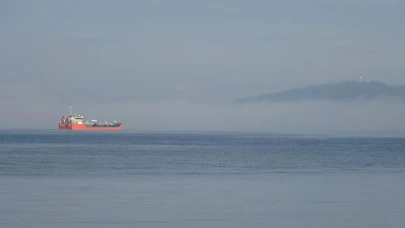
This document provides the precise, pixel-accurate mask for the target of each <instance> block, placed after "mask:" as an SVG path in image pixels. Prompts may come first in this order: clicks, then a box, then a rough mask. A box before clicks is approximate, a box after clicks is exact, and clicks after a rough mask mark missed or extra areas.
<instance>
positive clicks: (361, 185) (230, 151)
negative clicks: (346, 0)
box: [0, 131, 405, 228]
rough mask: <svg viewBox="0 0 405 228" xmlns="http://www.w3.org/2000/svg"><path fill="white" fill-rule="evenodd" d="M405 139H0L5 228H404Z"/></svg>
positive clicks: (0, 216)
mask: <svg viewBox="0 0 405 228" xmlns="http://www.w3.org/2000/svg"><path fill="white" fill-rule="evenodd" d="M404 196H405V138H361V137H355V138H351V137H347V138H344V137H335V138H334V137H329V138H327V137H303V136H281V135H265V134H208V133H207V134H202V133H200V134H198V133H182V134H180V133H135V132H110V133H107V132H96V133H90V132H58V131H0V227H7V228H11V227H402V228H403V227H405V197H404Z"/></svg>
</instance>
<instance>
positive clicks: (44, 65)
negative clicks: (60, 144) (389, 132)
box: [0, 0, 405, 128]
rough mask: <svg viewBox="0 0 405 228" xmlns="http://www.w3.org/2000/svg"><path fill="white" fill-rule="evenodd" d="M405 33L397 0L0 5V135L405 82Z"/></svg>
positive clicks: (16, 0)
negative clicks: (72, 113) (360, 82)
mask: <svg viewBox="0 0 405 228" xmlns="http://www.w3.org/2000/svg"><path fill="white" fill-rule="evenodd" d="M404 27H405V2H404V1H400V0H381V1H378V0H374V1H373V0H341V1H332V0H331V1H328V0H308V1H301V0H299V1H298V0H296V1H281V0H280V1H270V0H268V1H264V0H263V1H240V0H232V1H220V0H215V1H210V0H205V1H191V0H187V1H186V0H184V1H176V0H173V1H158V0H145V1H141V0H139V1H135V0H128V1H124V0H121V1H119V0H117V1H110V0H108V1H107V0H94V1H89V0H87V1H86V0H76V1H72V0H69V1H57V0H48V1H41V0H37V1H28V0H26V1H23V0H0V28H1V30H0V104H1V105H2V109H1V110H0V114H1V115H2V116H3V115H11V117H10V119H6V120H5V119H3V120H0V127H2V126H3V127H6V126H9V123H17V122H19V123H25V122H24V120H22V119H30V118H31V120H30V121H29V122H30V123H31V124H32V123H33V122H34V121H32V115H38V116H37V117H36V118H37V119H38V121H40V122H41V123H48V124H50V125H48V126H51V127H52V126H53V125H52V124H54V122H57V121H58V119H59V117H60V115H62V114H65V113H66V112H67V111H68V105H69V104H72V105H74V106H75V107H77V108H78V109H80V110H81V111H83V112H84V111H86V112H87V113H83V114H85V117H86V114H87V116H88V115H90V114H91V115H102V112H107V110H106V109H109V107H110V105H115V106H117V105H125V106H126V107H127V108H126V109H128V108H129V107H132V110H133V114H135V113H139V112H137V111H139V109H141V108H142V112H141V113H144V115H145V116H144V117H145V118H146V117H148V116H150V115H151V114H152V113H153V112H154V111H156V110H154V109H153V108H151V109H150V110H148V109H146V110H145V108H147V107H149V108H150V105H153V104H155V106H154V107H155V108H161V107H166V106H167V108H168V109H170V105H168V104H169V103H170V102H178V101H179V100H180V101H181V102H185V103H188V104H190V103H191V104H193V105H194V104H204V105H206V104H213V103H221V102H226V101H229V100H234V99H239V98H242V97H245V96H252V95H259V94H262V93H267V92H275V91H280V90H284V89H290V88H294V87H297V86H302V85H308V84H313V83H325V82H332V81H341V80H351V79H353V78H358V77H360V76H362V77H363V78H364V79H365V80H378V81H383V82H386V83H389V84H405V60H404V59H405V54H404V53H405V43H404V40H405V30H404ZM139 104H142V106H137V105H139ZM162 104H166V106H164V105H163V106H162ZM176 104H178V103H176ZM199 107H200V108H201V106H199ZM190 108H191V109H193V110H195V108H192V107H188V106H187V107H186V106H180V107H176V110H180V111H179V113H184V109H190ZM95 110H97V111H95ZM161 111H162V110H161ZM61 112H63V113H61ZM115 112H117V113H116V114H114V115H118V116H122V117H123V118H125V117H127V119H126V121H127V122H128V123H132V124H133V127H136V125H137V124H138V123H137V121H136V120H135V117H134V119H132V118H131V119H132V120H128V119H129V116H130V115H129V114H127V115H124V114H123V113H122V112H121V111H119V110H116V111H115ZM163 112H164V111H163ZM175 115H177V114H173V116H175ZM41 116H42V117H41ZM88 118H92V117H90V116H88ZM137 118H139V116H137ZM202 118H204V116H201V118H199V119H202ZM131 121H132V122H131ZM190 121H192V120H190ZM194 121H195V120H194ZM51 122H52V123H51ZM151 122H153V120H151ZM167 122H170V120H167ZM203 125H204V124H203ZM231 125H234V123H232V124H231ZM12 126H14V125H12ZM32 126H34V125H32ZM35 126H37V125H35ZM144 128H148V125H146V126H144ZM156 128H159V127H158V126H156Z"/></svg>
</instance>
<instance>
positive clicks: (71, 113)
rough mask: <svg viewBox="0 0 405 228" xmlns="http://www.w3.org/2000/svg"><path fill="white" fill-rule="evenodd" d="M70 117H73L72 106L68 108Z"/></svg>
mask: <svg viewBox="0 0 405 228" xmlns="http://www.w3.org/2000/svg"><path fill="white" fill-rule="evenodd" d="M70 115H71V116H73V112H72V105H71V106H70Z"/></svg>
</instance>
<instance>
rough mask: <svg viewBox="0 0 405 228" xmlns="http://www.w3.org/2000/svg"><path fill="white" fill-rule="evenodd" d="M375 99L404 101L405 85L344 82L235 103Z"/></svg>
mask: <svg viewBox="0 0 405 228" xmlns="http://www.w3.org/2000/svg"><path fill="white" fill-rule="evenodd" d="M376 98H389V99H393V100H400V101H405V85H399V86H393V85H386V84H384V83H381V82H375V81H371V82H364V81H362V82H360V81H344V82H339V83H329V84H320V85H311V86H306V87H301V88H296V89H291V90H287V91H282V92H275V93H268V94H263V95H259V96H253V97H248V98H244V99H240V100H238V101H237V103H257V102H299V101H305V100H326V101H339V102H351V101H356V100H365V101H369V100H373V99H376Z"/></svg>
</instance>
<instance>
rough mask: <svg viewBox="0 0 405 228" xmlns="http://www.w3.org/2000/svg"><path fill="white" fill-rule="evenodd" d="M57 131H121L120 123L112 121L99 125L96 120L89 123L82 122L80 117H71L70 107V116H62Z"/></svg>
mask: <svg viewBox="0 0 405 228" xmlns="http://www.w3.org/2000/svg"><path fill="white" fill-rule="evenodd" d="M59 130H73V131H120V130H122V123H120V122H116V121H114V122H113V123H108V122H104V123H99V122H98V121H97V120H91V122H89V121H86V122H83V116H82V115H76V114H75V115H73V114H72V106H71V107H70V114H69V115H67V116H62V118H61V120H60V121H59Z"/></svg>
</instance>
